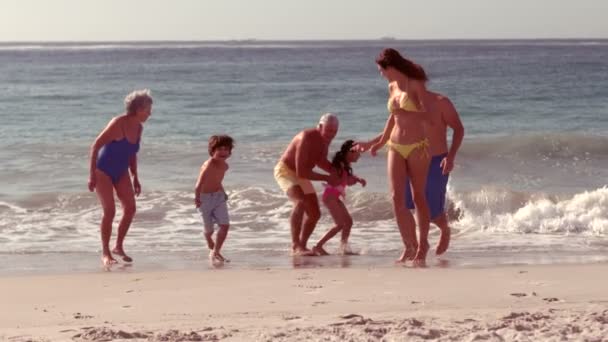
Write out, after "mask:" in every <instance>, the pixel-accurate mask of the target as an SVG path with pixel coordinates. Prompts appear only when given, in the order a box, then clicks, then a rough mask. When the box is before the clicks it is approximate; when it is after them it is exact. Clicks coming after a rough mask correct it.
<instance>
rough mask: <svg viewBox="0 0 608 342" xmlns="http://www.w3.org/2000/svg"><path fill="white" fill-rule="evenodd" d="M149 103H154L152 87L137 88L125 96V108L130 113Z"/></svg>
mask: <svg viewBox="0 0 608 342" xmlns="http://www.w3.org/2000/svg"><path fill="white" fill-rule="evenodd" d="M147 104H152V95H151V94H150V89H142V90H135V91H133V92H131V93H130V94H129V95H127V97H125V109H126V110H127V114H128V115H131V114H134V113H135V112H136V111H137V110H138V109H139V108H141V107H142V106H145V105H147Z"/></svg>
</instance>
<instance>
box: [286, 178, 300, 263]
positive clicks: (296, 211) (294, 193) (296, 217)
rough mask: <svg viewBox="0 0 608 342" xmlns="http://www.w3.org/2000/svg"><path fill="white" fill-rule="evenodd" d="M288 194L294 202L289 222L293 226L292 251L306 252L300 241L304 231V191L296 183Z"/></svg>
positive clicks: (295, 252) (297, 252) (296, 252)
mask: <svg viewBox="0 0 608 342" xmlns="http://www.w3.org/2000/svg"><path fill="white" fill-rule="evenodd" d="M287 196H288V197H289V199H290V200H291V201H292V202H293V209H292V211H291V215H290V216H289V224H290V226H291V252H292V253H294V254H300V253H302V252H304V248H303V247H302V243H301V242H300V233H301V231H302V221H303V218H304V193H303V192H302V189H301V188H300V187H299V186H298V185H294V186H292V187H291V188H289V190H287Z"/></svg>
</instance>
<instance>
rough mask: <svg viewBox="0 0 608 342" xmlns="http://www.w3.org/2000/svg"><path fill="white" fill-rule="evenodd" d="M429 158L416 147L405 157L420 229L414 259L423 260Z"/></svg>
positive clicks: (427, 214)
mask: <svg viewBox="0 0 608 342" xmlns="http://www.w3.org/2000/svg"><path fill="white" fill-rule="evenodd" d="M430 162H431V160H430V158H429V156H428V153H427V151H426V150H425V149H424V148H417V149H416V150H414V151H413V152H412V153H411V154H410V157H409V158H408V159H407V168H408V171H409V174H410V184H411V187H412V197H413V199H414V205H415V206H416V217H417V219H418V226H419V229H420V242H419V244H418V251H417V252H416V257H415V261H417V262H424V261H425V260H426V254H427V252H428V250H429V239H428V237H429V225H430V214H429V206H428V203H427V201H426V178H427V176H428V172H429V165H430Z"/></svg>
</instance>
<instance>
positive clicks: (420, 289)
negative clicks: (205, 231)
mask: <svg viewBox="0 0 608 342" xmlns="http://www.w3.org/2000/svg"><path fill="white" fill-rule="evenodd" d="M607 271H608V264H596V265H545V266H523V265H522V266H506V267H499V268H472V269H462V268H459V269H454V268H447V269H433V268H429V269H409V268H371V269H364V268H356V269H355V268H349V269H326V268H316V269H261V270H229V269H227V270H221V271H218V272H195V271H165V272H141V273H125V272H121V273H119V272H113V273H105V274H104V273H97V274H95V273H91V274H69V275H61V276H39V275H33V276H16V277H4V278H3V279H2V282H0V293H1V294H0V302H2V303H3V309H4V310H2V313H1V314H0V331H1V333H0V339H3V338H7V339H9V340H11V341H13V340H15V341H25V340H28V339H29V340H31V339H34V340H40V339H50V340H53V341H55V340H70V339H74V340H78V341H101V340H108V341H109V340H120V339H125V336H131V337H137V336H139V337H138V338H140V340H144V339H145V340H152V341H157V340H163V338H166V339H164V340H171V341H174V340H179V338H183V337H184V336H188V334H192V333H194V334H198V335H199V336H201V337H202V336H206V338H207V339H215V340H217V339H222V340H227V341H246V340H255V341H258V340H264V341H265V340H273V341H274V340H279V341H281V340H285V341H287V340H288V341H292V340H308V341H310V340H321V339H323V338H325V337H329V336H333V338H335V339H348V338H350V339H352V340H354V341H369V340H371V341H376V340H378V341H380V340H382V339H385V340H404V339H407V340H428V339H435V340H437V339H440V340H452V339H458V340H462V339H468V340H473V339H482V338H483V337H484V336H485V338H484V339H486V340H488V339H489V340H500V339H499V338H498V337H497V336H500V337H501V338H503V339H506V340H513V339H517V340H539V339H540V340H547V339H553V340H558V339H560V338H562V337H565V338H574V339H581V340H582V339H584V338H588V339H589V340H594V341H601V340H602V338H604V337H603V336H606V334H607V333H608V292H606V291H605V285H604V284H606V283H607V281H608V272H607ZM212 335H213V336H212ZM192 336H194V335H192ZM475 336H477V337H475ZM131 340H132V339H131ZM135 340H137V339H135Z"/></svg>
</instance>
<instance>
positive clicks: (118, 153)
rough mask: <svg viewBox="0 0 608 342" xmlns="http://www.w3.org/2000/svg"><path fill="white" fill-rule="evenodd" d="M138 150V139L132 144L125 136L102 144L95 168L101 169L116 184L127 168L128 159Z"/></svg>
mask: <svg viewBox="0 0 608 342" xmlns="http://www.w3.org/2000/svg"><path fill="white" fill-rule="evenodd" d="M137 151H139V140H138V141H137V143H135V144H132V143H130V142H129V140H127V137H126V136H125V137H124V138H122V139H121V140H114V141H112V142H111V143H109V144H106V145H104V146H103V147H102V148H101V150H100V151H99V155H98V156H97V163H96V165H97V168H98V169H100V170H101V171H103V173H105V174H106V175H108V176H109V177H110V178H111V179H112V183H113V184H116V183H118V181H119V180H120V178H122V176H123V175H124V174H125V172H127V171H128V170H129V160H130V159H131V157H132V156H134V155H135V154H136V153H137Z"/></svg>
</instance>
